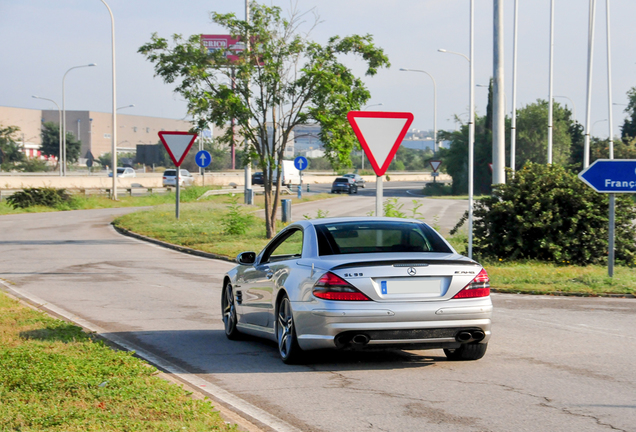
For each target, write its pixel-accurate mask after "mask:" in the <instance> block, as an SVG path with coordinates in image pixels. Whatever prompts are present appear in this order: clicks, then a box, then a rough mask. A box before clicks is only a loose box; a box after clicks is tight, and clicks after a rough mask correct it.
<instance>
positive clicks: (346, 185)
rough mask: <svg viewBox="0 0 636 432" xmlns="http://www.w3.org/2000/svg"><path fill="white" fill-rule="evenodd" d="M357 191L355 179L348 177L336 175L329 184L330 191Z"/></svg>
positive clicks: (351, 192)
mask: <svg viewBox="0 0 636 432" xmlns="http://www.w3.org/2000/svg"><path fill="white" fill-rule="evenodd" d="M342 192H346V193H348V194H353V193H358V186H357V185H356V181H355V180H354V179H352V178H350V177H337V178H336V179H335V180H334V181H333V183H332V184H331V193H342Z"/></svg>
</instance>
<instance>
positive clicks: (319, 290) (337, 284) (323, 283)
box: [313, 272, 371, 301]
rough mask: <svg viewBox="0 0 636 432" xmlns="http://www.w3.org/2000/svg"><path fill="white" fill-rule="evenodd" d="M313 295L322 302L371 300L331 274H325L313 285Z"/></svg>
mask: <svg viewBox="0 0 636 432" xmlns="http://www.w3.org/2000/svg"><path fill="white" fill-rule="evenodd" d="M313 293H314V295H315V296H316V297H318V298H321V299H324V300H343V301H366V300H371V299H370V298H369V297H367V296H366V295H364V294H362V293H361V292H360V291H358V289H357V288H356V287H354V286H353V285H351V284H350V283H349V282H347V281H346V280H344V279H342V278H341V277H339V276H336V275H335V274H333V273H330V272H327V273H325V274H324V275H322V277H321V278H320V279H318V282H316V284H315V285H314V290H313Z"/></svg>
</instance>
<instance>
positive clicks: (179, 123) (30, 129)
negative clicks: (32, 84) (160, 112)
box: [0, 107, 216, 158]
mask: <svg viewBox="0 0 636 432" xmlns="http://www.w3.org/2000/svg"><path fill="white" fill-rule="evenodd" d="M59 118H60V117H59V111H58V110H35V109H26V108H13V107H0V124H1V125H3V126H17V127H19V128H20V131H19V132H18V142H19V143H21V144H22V148H23V151H25V153H27V155H28V156H36V155H38V154H36V152H38V150H37V149H38V148H39V147H40V146H41V145H42V137H41V133H42V123H45V122H53V123H55V124H59ZM191 127H192V123H191V122H189V121H186V120H173V119H166V118H159V117H146V116H136V115H130V114H117V153H134V152H136V150H137V144H157V143H158V142H159V136H158V132H160V131H164V130H172V131H188V130H190V128H191ZM66 130H67V132H70V133H72V134H73V135H75V137H77V138H79V140H80V141H81V143H82V147H81V150H80V157H81V158H84V157H85V156H86V155H87V154H88V152H89V151H90V152H91V153H92V154H93V156H94V157H99V156H102V155H103V154H105V153H110V152H111V149H112V114H111V113H102V112H97V111H68V110H67V111H66ZM215 132H216V131H215ZM20 137H21V139H20ZM29 153H30V154H29Z"/></svg>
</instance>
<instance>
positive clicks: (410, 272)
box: [406, 267, 417, 276]
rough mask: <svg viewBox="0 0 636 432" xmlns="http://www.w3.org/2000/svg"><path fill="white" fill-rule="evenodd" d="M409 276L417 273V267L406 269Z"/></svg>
mask: <svg viewBox="0 0 636 432" xmlns="http://www.w3.org/2000/svg"><path fill="white" fill-rule="evenodd" d="M406 272H407V273H408V274H409V276H415V274H416V273H417V270H415V268H413V267H409V269H408V270H407V271H406Z"/></svg>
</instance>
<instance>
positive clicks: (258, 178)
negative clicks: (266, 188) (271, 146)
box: [252, 171, 265, 185]
mask: <svg viewBox="0 0 636 432" xmlns="http://www.w3.org/2000/svg"><path fill="white" fill-rule="evenodd" d="M264 183H265V180H263V172H262V171H257V172H255V173H254V174H252V184H253V185H257V184H259V185H262V184H264Z"/></svg>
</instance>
